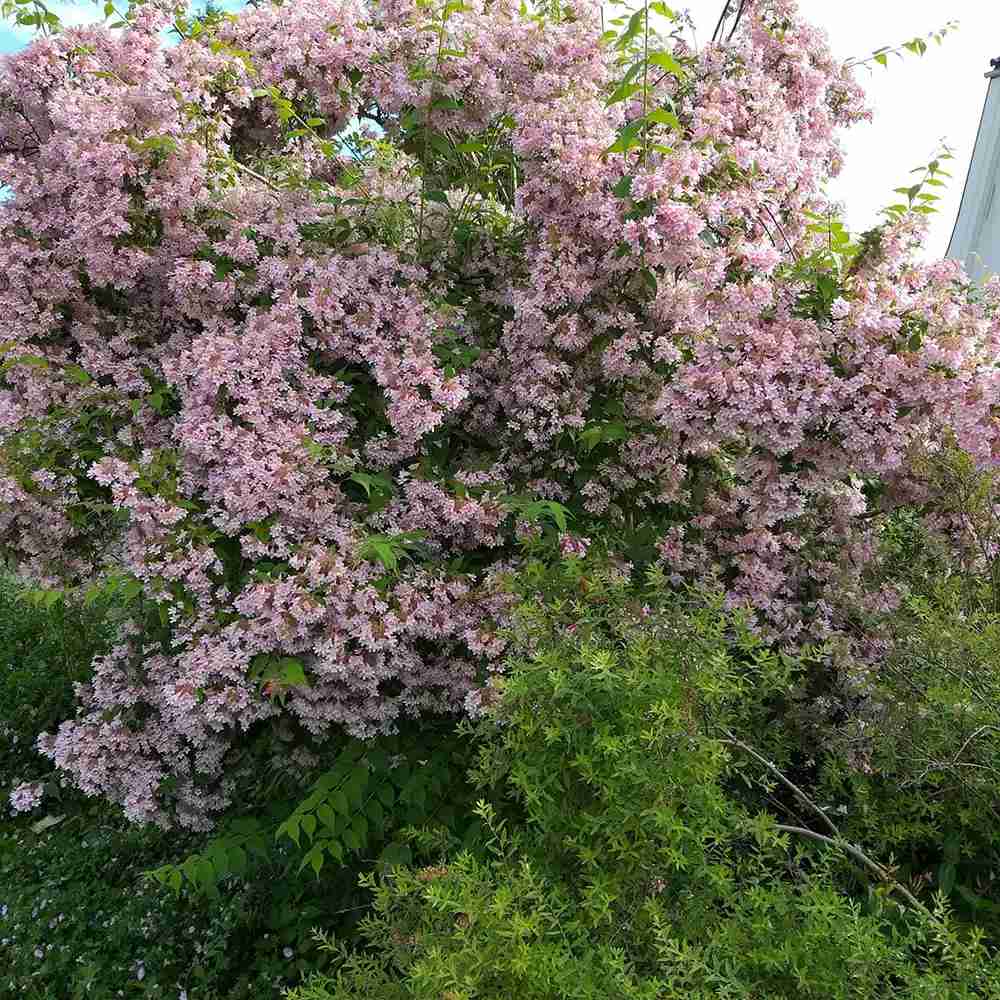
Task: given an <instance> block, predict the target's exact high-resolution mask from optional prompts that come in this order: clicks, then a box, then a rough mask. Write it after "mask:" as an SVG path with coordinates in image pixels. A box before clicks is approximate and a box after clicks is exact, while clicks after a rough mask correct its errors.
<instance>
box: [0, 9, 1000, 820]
mask: <svg viewBox="0 0 1000 1000" xmlns="http://www.w3.org/2000/svg"><path fill="white" fill-rule="evenodd" d="M455 6H456V5H454V4H449V5H448V11H449V16H448V17H447V19H446V20H442V18H443V13H442V10H441V9H439V8H443V7H444V4H443V3H442V4H440V5H434V4H431V5H430V6H428V5H427V4H424V3H417V2H415V0H375V2H372V3H363V2H361V0H298V2H296V3H295V4H291V5H288V4H285V5H282V6H277V5H273V4H270V3H262V4H260V5H255V6H253V7H248V8H247V9H245V10H244V11H243V12H241V13H240V14H238V15H236V16H234V17H232V18H227V19H225V20H223V21H222V22H221V23H220V24H219V25H218V26H216V27H214V28H210V29H208V30H206V31H204V32H202V33H201V34H200V35H198V36H197V37H196V38H189V39H185V40H183V41H182V42H181V43H180V44H178V45H176V46H174V47H171V48H164V47H162V46H161V44H160V42H159V39H158V32H159V30H160V28H161V27H162V26H163V25H164V24H165V23H166V22H167V20H168V15H167V14H165V13H162V12H160V10H159V8H158V7H157V6H156V5H155V4H153V3H150V4H147V5H145V6H144V7H143V8H141V10H142V13H141V16H139V17H137V19H136V21H135V22H134V24H133V25H132V27H131V28H129V29H128V30H127V31H125V32H123V33H122V34H121V35H115V34H113V33H111V32H110V31H108V30H105V29H104V28H102V27H87V28H72V29H68V30H66V31H65V32H64V33H62V34H60V35H58V36H56V37H52V38H45V39H39V40H38V41H36V42H35V43H33V44H32V45H31V46H30V47H29V48H27V49H26V50H25V51H23V52H21V53H19V54H18V55H15V56H11V57H8V58H6V59H5V60H4V62H3V63H2V64H0V178H2V180H3V182H4V184H6V185H7V186H8V187H9V189H10V193H11V194H10V197H9V198H8V199H7V200H5V201H3V202H2V203H0V273H2V274H3V275H4V277H3V280H2V284H0V317H2V319H0V343H2V344H3V345H4V348H3V349H4V352H5V357H9V358H11V359H13V363H12V364H11V365H10V366H9V367H8V369H7V370H6V371H5V372H4V374H3V376H2V378H0V545H2V547H3V550H4V552H5V553H7V554H8V555H9V556H11V557H13V558H14V559H16V560H17V562H18V563H19V565H20V568H21V571H22V572H23V573H25V574H27V575H31V576H34V577H35V578H37V579H41V580H45V581H55V580H62V581H68V582H70V583H74V582H79V581H86V580H88V579H90V578H92V577H93V576H94V574H100V573H103V572H104V571H108V570H114V571H125V572H127V573H128V574H130V577H131V578H132V579H133V580H135V581H138V583H139V584H140V585H141V588H142V598H143V611H142V617H141V618H140V617H138V616H137V618H136V621H135V622H134V624H133V625H132V626H131V627H130V628H128V629H125V630H124V631H123V633H122V635H121V636H120V638H119V642H118V644H117V645H116V646H115V647H114V648H113V649H112V650H111V652H110V653H109V654H108V655H107V656H104V657H101V658H99V659H98V660H97V661H96V662H95V664H94V674H93V679H92V681H91V682H90V683H89V684H87V685H85V686H82V687H81V688H80V691H79V699H80V712H79V715H78V717H77V718H75V719H72V720H69V721H67V722H66V723H64V724H63V725H62V726H61V727H60V729H59V730H58V732H56V733H54V734H48V735H46V736H44V737H43V738H42V739H41V741H40V745H41V747H42V749H43V751H44V752H45V753H46V754H48V755H49V756H50V757H51V758H52V759H53V760H54V761H55V762H56V763H57V765H58V766H59V767H60V768H61V769H62V770H63V771H64V772H66V773H67V774H69V775H71V776H72V777H73V779H74V780H75V781H76V782H77V783H78V784H79V785H80V787H82V788H83V789H84V790H86V791H87V792H90V793H93V794H101V795H106V796H109V797H111V798H113V799H114V800H116V801H118V802H121V803H122V804H123V805H124V807H125V809H126V812H127V813H128V815H129V816H131V817H133V818H134V819H137V820H152V821H157V822H163V823H166V822H170V821H179V822H181V823H183V824H185V825H188V826H194V827H199V826H205V825H207V824H208V823H209V822H210V817H211V815H212V813H213V812H215V811H217V810H218V809H220V808H223V807H224V806H225V805H226V803H227V801H228V800H229V797H230V795H231V791H232V781H231V775H230V771H229V762H230V760H231V754H232V751H233V749H234V747H236V746H237V745H238V743H239V740H240V738H241V735H242V734H245V733H246V732H247V731H248V730H250V729H251V728H252V727H255V726H257V725H258V724H260V723H263V722H265V721H266V720H271V719H276V718H278V717H279V716H284V717H286V718H288V719H291V720H292V721H294V723H295V724H296V725H297V726H299V727H300V729H301V731H302V732H303V733H306V734H309V735H310V736H311V737H314V738H315V739H317V740H319V739H322V738H323V737H324V736H325V735H326V734H328V733H330V732H331V731H332V730H333V729H334V728H335V727H346V728H347V729H348V730H349V731H351V732H352V733H355V734H359V735H366V734H371V733H374V732H377V731H385V730H390V729H391V728H392V727H393V726H394V725H395V724H396V722H397V721H398V720H399V719H400V718H402V717H404V716H406V715H414V714H417V713H422V712H456V711H463V710H470V711H471V710H473V709H474V708H475V706H476V705H479V704H480V702H481V700H482V697H483V695H482V692H483V691H485V690H487V682H488V678H489V676H490V674H491V672H493V671H495V670H497V669H499V667H500V665H501V663H502V656H503V649H504V647H503V643H502V641H501V639H500V638H498V636H499V626H500V625H501V624H502V623H503V621H504V617H505V614H506V611H507V609H508V607H509V602H510V597H509V595H508V593H507V590H506V589H505V587H504V585H503V580H502V577H503V574H504V573H506V572H508V571H510V570H511V569H516V566H517V562H516V560H517V552H518V548H517V538H518V537H521V538H527V537H531V536H532V535H534V534H535V533H536V532H537V530H538V526H537V523H535V522H527V521H524V520H523V519H520V520H519V515H518V514H516V513H515V512H514V508H513V507H510V506H508V505H506V499H505V497H508V496H511V495H524V494H526V493H527V494H534V495H535V496H537V497H540V498H546V499H548V500H556V501H558V502H559V503H561V504H563V505H564V506H565V507H567V508H568V509H569V510H570V511H571V512H572V513H573V514H574V515H575V517H576V519H577V521H578V522H579V523H578V524H575V525H574V530H573V532H572V533H570V532H566V533H563V536H562V538H561V540H560V546H561V548H562V551H563V553H564V554H566V555H570V556H583V555H584V554H585V553H586V550H587V546H588V544H589V538H585V537H583V535H584V534H585V533H586V534H589V535H590V536H591V537H594V536H596V535H597V533H598V532H600V531H603V530H604V529H609V534H610V536H612V537H621V536H622V534H623V533H625V532H627V531H637V530H638V529H640V528H641V529H642V530H643V531H645V532H646V533H647V534H648V533H649V532H652V533H653V534H654V536H655V537H656V539H658V542H657V544H656V545H655V546H651V549H652V553H653V555H654V556H655V555H658V556H659V558H661V559H662V560H663V561H664V562H665V563H666V565H667V567H668V570H669V572H670V573H671V574H673V577H674V579H675V580H676V581H677V582H681V581H683V580H686V579H699V580H707V579H711V580H715V581H717V582H720V583H721V584H722V585H724V586H725V587H726V588H727V590H728V593H729V596H730V600H731V601H732V602H733V603H740V604H749V605H751V606H752V607H754V608H755V609H757V610H758V611H759V612H760V613H761V615H762V618H764V619H766V621H767V623H768V624H769V627H772V628H774V629H775V630H776V632H777V633H780V634H782V635H783V636H784V637H785V638H786V640H788V641H798V640H799V639H807V638H809V637H810V636H816V635H822V634H826V632H828V631H829V630H830V629H831V628H835V627H836V626H837V622H838V614H839V612H838V608H840V607H842V606H843V605H844V603H845V602H848V601H855V602H856V601H857V600H859V599H860V600H868V599H869V598H870V599H871V600H876V601H877V600H882V598H879V597H878V595H866V592H865V577H864V572H865V567H866V566H868V565H869V564H870V563H871V561H872V559H873V558H874V553H875V550H876V534H875V532H876V530H877V529H876V525H877V521H876V520H874V519H872V518H870V517H867V516H866V515H867V514H868V513H869V511H868V507H869V494H868V493H866V488H867V486H866V484H870V483H873V482H879V483H883V484H885V485H886V486H887V487H888V488H887V490H886V491H884V495H886V496H889V495H892V491H893V490H894V489H895V490H896V491H897V493H898V494H899V495H902V494H903V493H904V492H905V490H903V486H904V485H905V482H906V477H907V474H908V469H907V461H908V456H909V454H910V451H911V449H912V447H913V446H915V445H917V444H922V443H925V442H927V441H933V440H935V439H936V438H937V437H939V436H940V435H941V434H942V433H943V431H945V430H950V431H951V432H952V433H953V434H954V435H955V436H956V438H957V440H958V442H959V443H960V444H961V446H962V447H964V448H965V449H967V450H968V451H969V452H970V453H971V454H972V455H973V456H975V458H976V459H977V460H978V461H979V462H981V463H983V464H990V463H993V462H995V461H996V459H997V456H998V454H1000V435H998V433H997V430H998V429H997V418H996V413H997V405H998V403H1000V374H998V372H997V369H996V365H995V362H994V360H993V359H994V358H996V357H997V355H998V347H1000V342H998V341H1000V322H998V320H997V318H996V309H997V306H996V301H995V300H996V295H993V297H992V298H991V297H989V296H987V297H986V299H985V300H983V301H981V302H977V301H974V300H973V298H972V297H971V296H970V295H969V294H968V288H967V285H966V280H965V277H964V275H963V274H962V273H961V271H960V269H959V268H958V267H957V266H952V265H948V264H935V265H923V264H920V263H917V262H916V261H915V260H914V258H913V255H912V253H911V250H912V247H913V245H914V243H915V241H916V240H917V239H918V238H919V236H920V223H919V220H918V219H917V218H915V217H906V218H905V219H904V220H903V221H902V222H900V223H899V224H897V225H895V226H894V227H892V228H887V229H886V230H885V231H884V232H883V233H882V237H881V240H880V242H879V243H878V245H877V246H876V247H874V248H873V249H871V251H870V252H867V253H866V254H865V255H863V256H862V257H861V258H859V259H858V260H857V261H856V263H855V264H854V266H853V267H852V268H851V270H850V272H849V273H847V274H846V275H845V276H844V278H843V281H842V283H841V284H842V287H840V288H839V289H838V293H839V294H838V295H837V297H836V299H835V301H833V303H832V306H831V307H830V308H829V310H828V313H827V314H826V315H819V314H817V313H816V312H815V311H813V312H812V313H810V312H808V311H807V310H804V309H803V307H802V302H803V301H804V299H805V298H806V297H807V296H808V293H809V291H810V287H809V283H808V281H807V280H806V279H805V278H803V277H802V276H801V274H802V272H801V271H794V270H792V269H791V267H790V266H791V265H793V264H794V263H795V262H796V261H801V260H804V259H806V258H808V257H809V256H810V254H812V253H813V251H818V250H820V249H822V246H823V242H824V241H823V238H822V235H821V234H816V233H815V232H811V231H810V230H809V228H808V226H807V216H806V212H812V213H820V214H822V213H823V212H824V211H825V209H826V208H827V206H826V205H825V202H824V201H823V197H822V194H821V185H822V183H823V181H824V180H825V179H826V178H827V177H828V176H829V175H830V174H831V173H832V172H834V171H836V170H837V169H838V168H839V164H840V163H841V161H842V158H843V157H842V152H841V150H840V147H839V145H838V141H837V130H838V129H840V128H842V127H844V126H848V125H850V124H852V123H854V122H856V121H858V120H860V119H863V118H864V117H866V115H867V111H866V109H865V108H864V104H863V95H862V93H861V91H860V89H859V87H858V86H857V84H856V83H855V82H854V81H853V80H852V78H851V76H850V74H849V72H848V71H847V70H845V69H844V68H843V67H842V66H841V65H840V64H839V63H838V62H837V61H836V60H834V59H833V57H832V56H831V55H830V53H829V51H828V48H827V45H826V41H825V39H824V37H823V36H822V34H821V33H820V32H818V31H817V30H816V29H814V28H811V27H809V26H808V25H806V24H803V23H802V22H801V21H800V20H799V19H798V17H797V14H796V11H795V9H794V4H793V3H791V2H789V0H757V2H754V3H751V4H750V5H749V7H748V11H747V13H746V16H745V18H744V27H743V28H742V29H741V32H740V34H738V35H737V36H736V37H735V38H734V39H733V40H732V41H731V42H730V43H728V44H726V45H714V44H712V45H708V46H706V47H705V48H704V49H702V50H701V51H700V52H697V53H695V52H693V51H692V50H691V49H690V48H688V47H686V46H685V45H684V44H683V43H675V42H673V41H670V42H669V44H670V45H673V46H674V55H675V57H676V59H677V61H678V63H679V64H680V65H682V66H683V67H684V75H683V76H682V77H681V76H678V75H676V74H673V75H672V74H669V73H663V74H658V75H657V78H656V79H655V82H654V83H653V90H652V93H651V95H650V98H649V101H648V102H647V104H648V106H649V107H652V106H655V105H657V104H666V103H667V99H668V98H669V103H670V105H671V106H672V107H673V108H674V109H675V112H676V116H677V128H676V129H673V130H672V131H671V128H670V126H668V125H665V124H660V125H657V126H656V128H657V129H658V130H659V132H658V133H657V134H656V135H654V136H653V139H652V141H653V145H652V146H651V148H650V149H649V150H647V151H646V153H640V151H638V150H631V151H627V152H625V153H611V154H609V153H607V152H606V150H607V148H608V147H609V146H610V145H611V144H612V143H613V142H614V141H615V140H616V137H617V136H618V134H619V131H620V130H621V128H622V126H623V125H626V124H627V122H628V121H629V120H630V119H631V118H633V117H634V116H636V115H638V114H640V113H641V112H642V104H641V102H639V101H637V100H634V101H632V102H616V103H612V104H610V105H609V104H608V102H607V99H608V96H609V94H610V93H611V92H612V90H613V89H614V86H615V80H616V77H617V75H618V73H619V70H618V68H617V67H616V65H615V54H614V52H612V51H611V50H610V49H609V48H608V47H606V46H604V45H602V44H601V43H600V42H599V40H598V39H599V35H600V31H601V29H600V10H599V6H598V5H597V4H596V3H594V2H592V0H573V2H571V3H569V4H563V5H560V12H559V13H558V14H557V15H553V16H549V17H547V18H537V17H535V16H530V17H529V16H526V15H524V14H523V13H522V12H521V11H520V7H519V5H518V4H517V3H514V2H513V0H489V2H487V0H466V2H465V3H464V5H462V6H461V7H460V9H457V10H456V9H455ZM352 123H353V124H352ZM358 123H360V125H361V127H360V128H355V127H354V125H356V124H358ZM349 125H351V127H350V128H348V126H349ZM428 130H430V131H428ZM665 150H669V151H665ZM463 157H464V159H463ZM490 157H493V160H490V159H489V158H490ZM456 163H457V164H460V165H461V167H460V169H459V168H457V167H456V166H455V164H456ZM456 170H458V173H459V174H462V171H464V174H462V176H463V177H464V180H463V181H462V182H456V181H454V178H455V176H456ZM449 178H451V180H449ZM441 186H445V187H447V188H448V190H447V191H441V190H439V189H440V187H441ZM797 275H798V276H797ZM373 539H375V540H378V539H382V540H383V541H382V542H380V543H379V544H381V545H382V546H383V548H382V549H381V550H380V549H379V548H378V547H377V546H376V545H375V542H373ZM386 539H388V540H389V541H388V542H387V541H385V540H386ZM392 539H403V540H405V541H406V544H405V545H402V543H400V544H401V545H402V548H399V549H395V550H393V551H395V552H397V555H396V556H394V557H393V559H395V563H394V564H393V565H392V566H388V565H387V564H386V563H385V561H384V560H385V558H386V557H384V556H383V560H382V561H380V559H379V558H376V557H374V556H373V555H372V553H373V552H375V553H378V552H379V551H382V552H384V551H385V546H386V545H389V544H391V540H392ZM883 602H884V601H883ZM151 621H152V622H154V623H155V622H159V623H160V624H159V625H158V626H157V627H156V629H153V628H151V627H150V622H151ZM283 659H285V660H292V661H294V662H295V663H297V664H299V665H300V666H301V670H302V673H303V675H304V677H305V679H306V683H304V684H303V683H301V682H296V683H294V684H291V685H289V686H287V688H286V687H285V686H284V685H283V683H282V682H281V680H280V677H279V678H277V679H275V677H273V676H271V675H265V674H264V673H262V669H263V668H262V664H263V665H266V664H267V663H269V662H278V663H280V662H281V661H282V660H283ZM279 695H280V696H279ZM25 801H27V800H26V799H25Z"/></svg>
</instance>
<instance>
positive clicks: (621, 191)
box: [611, 174, 635, 198]
mask: <svg viewBox="0 0 1000 1000" xmlns="http://www.w3.org/2000/svg"><path fill="white" fill-rule="evenodd" d="M633 180H635V178H634V177H633V176H632V175H631V174H626V175H625V176H624V177H622V178H621V180H619V181H618V183H617V184H616V185H615V186H614V187H613V188H612V189H611V193H612V194H613V195H615V197H617V198H627V197H628V196H629V192H630V191H631V190H632V181H633Z"/></svg>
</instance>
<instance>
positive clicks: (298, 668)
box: [277, 656, 309, 687]
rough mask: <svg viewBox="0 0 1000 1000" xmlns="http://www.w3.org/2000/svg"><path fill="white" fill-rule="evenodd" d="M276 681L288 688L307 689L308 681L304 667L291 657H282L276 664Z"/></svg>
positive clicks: (299, 661) (300, 662)
mask: <svg viewBox="0 0 1000 1000" xmlns="http://www.w3.org/2000/svg"><path fill="white" fill-rule="evenodd" d="M277 668H278V671H279V673H278V679H280V681H281V683H282V684H286V685H288V686H289V687H308V686H309V680H308V678H307V677H306V671H305V665H304V664H303V662H302V661H301V660H299V659H296V658H295V657H291V656H284V657H282V658H281V659H280V660H278V663H277Z"/></svg>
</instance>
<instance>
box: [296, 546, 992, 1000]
mask: <svg viewBox="0 0 1000 1000" xmlns="http://www.w3.org/2000/svg"><path fill="white" fill-rule="evenodd" d="M528 580H529V587H528V590H529V592H530V590H531V587H530V572H529V574H528ZM537 583H538V584H539V586H541V587H542V588H543V591H544V592H545V593H546V594H547V600H546V602H545V603H544V604H541V603H534V604H530V605H526V606H525V608H524V609H523V611H522V614H521V616H520V621H519V629H518V635H517V641H518V644H519V647H520V650H521V652H520V654H519V655H518V656H517V657H516V659H515V662H513V663H512V664H511V669H510V672H509V674H508V675H507V677H506V678H505V679H504V680H503V681H502V682H501V684H500V692H499V693H498V699H497V703H496V705H495V707H494V708H493V709H492V710H491V711H489V712H488V713H487V715H486V716H485V718H484V719H483V720H482V721H481V722H480V723H478V724H477V725H476V726H475V732H474V735H475V738H476V740H477V742H478V745H479V758H478V761H477V764H476V766H475V768H474V776H475V779H476V781H477V782H478V784H479V785H480V787H481V788H482V790H483V793H484V795H485V796H486V800H484V801H483V802H482V803H481V804H480V806H479V807H478V810H477V811H478V814H479V816H480V817H481V818H482V819H483V820H484V822H485V823H486V825H487V827H488V829H489V830H490V832H491V838H490V840H489V849H488V850H487V851H485V852H478V853H474V852H470V851H463V850H462V849H461V847H460V845H457V844H456V845H452V847H451V849H450V850H446V851H445V852H444V853H443V855H442V856H441V857H440V858H439V859H438V860H437V861H436V862H435V863H434V864H433V865H427V866H424V867H422V868H414V867H411V868H409V869H400V870H397V871H395V872H393V873H389V874H371V875H368V876H365V878H364V880H363V881H364V884H365V885H366V886H367V887H368V888H369V889H370V890H371V891H372V892H373V895H374V911H373V914H372V915H371V916H370V917H369V918H366V919H365V920H364V921H363V922H362V930H363V936H364V938H365V939H366V941H367V942H368V945H369V946H370V947H369V949H368V950H366V951H361V952H359V951H356V950H353V949H352V948H350V947H349V946H348V945H347V944H346V943H344V942H340V941H337V940H331V939H327V940H326V942H325V945H324V947H325V948H326V950H327V952H328V953H329V954H331V955H332V956H333V957H334V959H335V961H336V963H337V964H336V966H335V969H334V971H333V972H332V973H331V974H325V975H319V976H316V977H314V978H313V980H312V981H311V982H310V983H309V984H308V985H306V986H303V987H300V988H299V989H297V990H295V991H293V993H292V994H291V996H292V997H293V998H294V1000H333V998H335V1000H349V998H356V997H357V998H360V997H362V996H364V997H366V998H369V1000H371V998H378V1000H390V998H392V1000H397V998H404V997H405V998H420V1000H473V998H476V1000H487V998H490V1000H494V998H497V1000H498V998H500V997H518V998H531V1000H535V998H537V1000H549V998H551V1000H557V998H560V1000H561V998H579V1000H599V998H600V1000H606V998H610V997H636V998H649V1000H653V998H656V1000H667V998H675V997H676V998H681V997H683V998H685V1000H690V998H705V1000H708V998H713V1000H714V998H721V997H733V998H735V997H740V998H746V997H756V998H760V1000H763V998H768V1000H771V998H789V1000H791V998H795V1000H807V998H817V1000H819V998H823V1000H829V998H845V1000H846V998H852V1000H853V998H873V1000H874V998H884V997H888V996H894V997H896V996H898V997H907V998H911V997H912V998H917V997H921V998H923V997H926V998H931V997H934V998H941V997H946V998H956V1000H957V998H972V997H994V996H997V995H1000V964H998V963H997V961H996V959H995V958H994V956H993V953H992V952H991V951H990V950H989V948H988V947H987V945H986V944H985V942H984V940H983V932H982V931H981V930H980V929H978V928H976V927H969V926H963V925H962V924H960V923H958V922H956V921H955V920H954V919H953V916H952V914H951V912H950V910H949V907H948V904H947V902H946V900H945V899H944V896H943V895H937V896H932V895H929V894H928V893H927V892H925V891H921V889H920V887H919V886H917V885H915V884H909V885H907V884H903V883H902V882H901V881H900V879H899V877H898V876H897V875H895V874H894V873H893V871H892V870H891V868H890V867H889V865H888V864H887V861H888V859H880V858H878V857H877V856H875V855H874V853H873V851H872V850H871V848H869V847H867V846H866V845H864V844H857V843H855V842H853V841H851V840H850V837H849V835H848V834H847V832H846V829H845V830H842V829H841V828H840V825H839V822H838V819H837V817H838V816H839V812H838V811H836V810H834V809H832V808H830V807H829V806H828V805H827V804H825V803H824V804H820V802H817V800H816V799H815V798H813V795H814V794H816V792H817V791H818V789H819V786H818V780H819V779H818V774H819V772H818V770H817V769H816V767H815V761H813V762H812V766H810V764H809V762H808V759H807V754H808V753H809V752H811V751H813V750H816V749H817V748H810V747H808V746H803V745H802V744H801V742H800V740H801V737H802V733H801V731H799V730H797V729H796V728H795V727H793V726H791V725H790V724H789V723H788V722H787V721H786V715H787V710H788V705H789V698H790V696H791V695H793V694H794V692H795V691H796V690H797V689H798V688H800V687H801V686H802V685H803V684H806V683H808V681H809V679H810V677H811V676H812V675H813V674H815V673H816V672H817V671H818V670H821V669H824V667H825V657H826V655H827V653H826V651H823V650H816V651H812V652H810V651H807V652H806V654H805V655H803V656H800V657H796V658H791V657H786V656H781V655H777V654H775V653H774V652H772V651H771V650H769V649H768V648H766V647H765V646H764V645H763V644H762V643H761V641H760V640H759V639H757V638H756V637H755V636H754V635H753V634H752V633H751V632H750V631H749V630H748V628H747V627H746V625H745V623H744V622H743V621H742V620H741V618H740V616H738V615H733V614H729V613H725V612H723V610H722V609H721V607H720V606H719V605H718V604H717V603H714V602H712V601H711V600H701V599H698V597H697V595H692V597H691V598H690V599H689V600H681V599H679V598H677V597H672V598H671V597H666V596H665V595H664V591H663V587H662V584H661V582H657V581H655V580H654V581H653V586H652V587H651V588H648V589H637V588H635V587H634V586H633V585H631V584H630V583H629V582H628V581H627V580H626V579H625V578H624V577H623V576H617V577H615V576H614V575H611V576H608V575H605V576H604V577H601V576H599V575H597V574H594V573H593V572H585V567H583V566H582V565H581V564H579V563H576V562H573V563H570V564H569V565H568V566H567V567H566V568H565V569H564V570H563V571H561V576H560V578H559V579H558V580H553V579H552V577H551V575H549V576H548V577H545V576H544V575H539V577H538V579H537ZM776 762H780V763H776ZM810 773H811V774H812V777H810ZM885 820H886V821H889V822H891V818H889V817H886V818H885Z"/></svg>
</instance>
